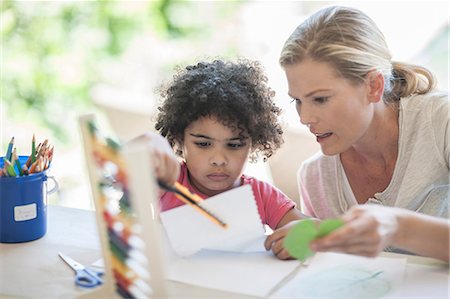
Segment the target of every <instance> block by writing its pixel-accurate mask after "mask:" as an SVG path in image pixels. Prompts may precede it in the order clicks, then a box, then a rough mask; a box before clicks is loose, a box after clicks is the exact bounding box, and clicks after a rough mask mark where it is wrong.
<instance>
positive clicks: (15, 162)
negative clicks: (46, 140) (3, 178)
mask: <svg viewBox="0 0 450 299" xmlns="http://www.w3.org/2000/svg"><path fill="white" fill-rule="evenodd" d="M11 163H13V164H14V165H16V167H17V170H18V172H19V174H20V176H23V170H22V165H21V164H20V161H19V158H18V157H17V149H16V148H14V150H13V153H12V161H11Z"/></svg>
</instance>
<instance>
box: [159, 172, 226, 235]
mask: <svg viewBox="0 0 450 299" xmlns="http://www.w3.org/2000/svg"><path fill="white" fill-rule="evenodd" d="M158 185H159V186H160V187H161V188H163V189H165V190H167V191H169V192H173V193H175V196H176V197H177V198H178V199H180V200H181V201H182V202H184V203H186V204H188V205H190V206H192V207H193V208H194V209H196V210H197V211H198V212H200V213H201V214H202V215H203V216H206V218H208V219H209V220H211V221H212V222H214V223H216V224H218V225H219V226H221V227H223V228H227V226H228V225H227V224H226V223H225V222H223V221H222V220H220V219H219V218H218V217H217V216H215V215H214V214H212V213H211V212H210V211H208V210H207V209H205V208H204V207H202V206H201V205H200V201H203V199H201V197H200V196H198V195H197V194H193V193H191V192H190V191H189V190H188V189H187V188H186V187H184V186H183V185H181V184H179V183H176V184H174V185H173V186H169V185H167V184H166V183H164V182H162V181H160V180H158Z"/></svg>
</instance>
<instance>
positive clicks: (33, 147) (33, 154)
mask: <svg viewBox="0 0 450 299" xmlns="http://www.w3.org/2000/svg"><path fill="white" fill-rule="evenodd" d="M34 162H36V138H35V137H34V134H33V139H32V140H31V163H34Z"/></svg>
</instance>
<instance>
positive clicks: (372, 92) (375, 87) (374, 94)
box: [366, 71, 384, 103]
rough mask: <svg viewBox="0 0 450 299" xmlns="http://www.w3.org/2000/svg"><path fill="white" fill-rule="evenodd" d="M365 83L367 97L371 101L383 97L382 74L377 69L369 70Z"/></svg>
mask: <svg viewBox="0 0 450 299" xmlns="http://www.w3.org/2000/svg"><path fill="white" fill-rule="evenodd" d="M366 80H367V81H366V83H367V87H368V97H369V100H370V101H371V102H373V103H376V102H379V101H381V100H382V99H383V93H384V76H383V74H381V73H380V72H378V71H371V72H369V73H368V74H367V78H366Z"/></svg>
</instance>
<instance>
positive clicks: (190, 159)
mask: <svg viewBox="0 0 450 299" xmlns="http://www.w3.org/2000/svg"><path fill="white" fill-rule="evenodd" d="M239 132H240V131H239V130H237V129H234V130H232V129H230V128H228V127H226V126H224V125H223V124H222V123H220V122H217V120H216V119H215V118H209V117H204V118H200V119H198V120H196V121H194V122H192V123H191V124H190V125H189V126H188V127H187V128H186V129H185V130H184V142H183V144H182V149H183V156H184V159H185V161H186V165H187V168H188V170H189V175H190V177H189V179H190V181H191V183H192V184H193V185H194V186H195V187H196V188H197V189H198V191H200V192H201V193H203V194H205V195H208V196H213V195H216V194H219V193H221V192H224V191H227V190H229V189H232V188H234V187H237V186H239V185H240V184H241V182H240V177H241V175H242V172H243V170H244V166H245V163H246V161H247V159H248V157H249V155H250V150H251V140H250V139H249V138H245V139H242V138H241V137H240V136H239ZM244 136H245V132H244Z"/></svg>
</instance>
